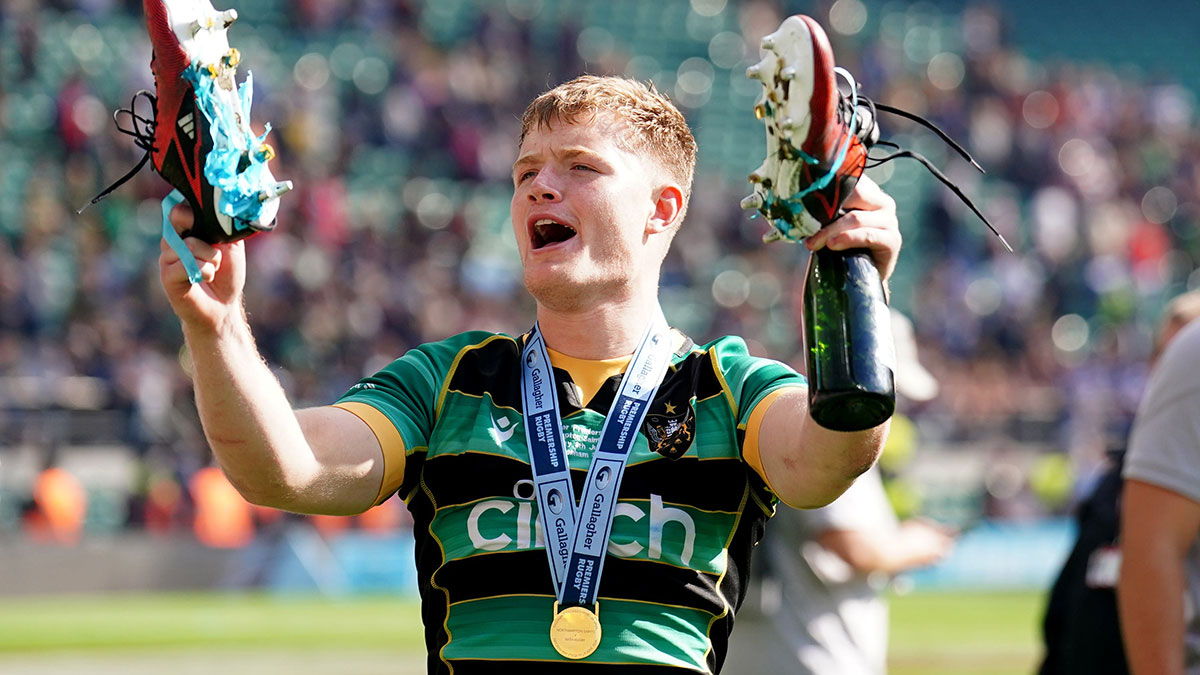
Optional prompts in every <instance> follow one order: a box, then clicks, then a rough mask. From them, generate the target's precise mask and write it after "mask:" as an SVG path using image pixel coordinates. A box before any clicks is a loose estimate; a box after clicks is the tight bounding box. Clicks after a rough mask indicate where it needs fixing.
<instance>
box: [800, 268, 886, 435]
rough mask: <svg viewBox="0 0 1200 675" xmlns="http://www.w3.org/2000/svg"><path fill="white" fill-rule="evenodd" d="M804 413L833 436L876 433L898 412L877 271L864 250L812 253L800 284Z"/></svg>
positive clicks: (884, 310) (881, 291)
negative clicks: (805, 371) (872, 430)
mask: <svg viewBox="0 0 1200 675" xmlns="http://www.w3.org/2000/svg"><path fill="white" fill-rule="evenodd" d="M804 349H805V355H806V361H807V364H808V408H809V414H810V415H812V418H813V419H814V420H816V422H817V424H820V425H821V426H823V427H825V428H826V429H833V430H834V431H861V430H863V429H870V428H872V427H876V426H879V425H880V424H882V423H883V422H884V421H885V420H887V419H888V418H889V417H891V416H892V412H893V411H894V410H895V408H896V383H895V375H894V370H895V366H896V355H895V346H894V344H893V343H892V330H891V314H890V310H889V309H888V306H887V300H886V299H885V297H884V291H883V282H882V281H881V280H880V279H879V271H878V270H877V269H876V268H875V265H874V263H872V261H871V255H870V253H869V252H867V251H866V250H864V249H853V250H848V251H833V250H830V249H827V248H823V249H820V250H818V251H815V252H814V253H813V254H812V255H810V256H809V259H808V274H807V277H806V278H805V283H804Z"/></svg>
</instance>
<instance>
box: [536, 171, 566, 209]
mask: <svg viewBox="0 0 1200 675" xmlns="http://www.w3.org/2000/svg"><path fill="white" fill-rule="evenodd" d="M556 183H557V181H556V180H554V176H553V172H552V171H550V170H548V169H542V170H541V171H538V172H537V174H536V175H534V177H533V180H532V181H531V182H530V183H529V200H530V201H533V202H547V201H558V200H559V199H562V191H561V190H559V188H558V187H557V185H556Z"/></svg>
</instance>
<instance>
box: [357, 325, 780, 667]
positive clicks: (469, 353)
mask: <svg viewBox="0 0 1200 675" xmlns="http://www.w3.org/2000/svg"><path fill="white" fill-rule="evenodd" d="M679 337H680V339H681V343H682V346H681V347H680V349H679V350H678V351H677V352H676V353H675V354H674V356H673V358H672V365H671V368H670V369H669V370H668V372H667V374H666V376H665V377H664V380H663V383H662V385H661V386H660V387H659V390H658V393H657V395H656V396H655V398H654V401H653V403H652V404H651V406H650V409H649V412H648V414H647V416H646V420H645V422H644V423H643V425H642V428H641V433H640V434H639V437H638V439H637V442H636V444H635V445H634V447H633V449H632V451H631V454H630V457H629V462H628V466H627V468H626V470H625V474H624V479H623V482H622V484H621V487H620V493H619V499H618V504H617V506H616V507H615V512H614V517H613V526H612V535H611V538H610V542H609V546H608V550H607V556H606V559H605V564H604V570H603V575H602V577H601V579H600V589H599V599H598V605H599V616H600V621H601V624H602V628H603V634H602V638H601V642H600V646H599V648H598V649H597V650H596V651H595V652H594V653H593V654H591V655H590V656H588V657H586V658H584V659H582V660H581V661H577V662H572V663H574V664H575V665H574V666H573V667H572V672H575V671H579V672H597V673H599V672H619V673H658V672H680V671H693V672H701V673H715V672H717V670H718V668H719V667H720V664H721V663H722V662H723V660H724V658H725V652H726V649H727V643H728V638H729V633H730V630H731V629H732V626H733V616H734V611H735V610H736V608H737V607H738V606H740V605H741V602H742V599H743V598H744V596H745V592H746V584H747V574H748V571H749V568H750V552H751V549H752V548H753V547H754V545H755V544H756V543H757V542H758V541H759V539H760V538H761V536H762V533H763V529H764V527H765V524H766V521H767V519H768V518H769V517H770V516H771V514H772V513H773V512H774V507H775V504H776V498H775V497H774V495H773V494H772V492H771V491H770V489H769V488H768V487H767V485H766V483H765V482H764V480H763V478H762V477H761V472H762V469H761V464H760V462H759V460H758V457H757V430H758V424H759V422H760V421H761V418H762V413H763V412H764V411H765V409H766V408H767V407H768V406H769V405H770V403H771V401H773V400H774V398H775V397H776V395H777V394H778V393H781V392H782V390H783V388H785V387H794V386H802V385H803V384H804V379H803V377H802V376H800V375H798V374H797V373H796V372H795V371H794V370H792V369H791V368H789V367H788V366H786V365H784V364H782V363H779V362H777V361H771V360H767V359H761V358H756V357H752V356H750V355H749V354H748V353H747V350H746V346H745V343H744V342H743V341H742V340H741V339H740V338H733V337H725V338H721V339H719V340H716V341H714V342H712V343H709V344H707V345H704V346H696V345H694V344H693V343H692V341H691V340H688V339H686V338H683V336H679ZM524 339H525V338H524V336H522V337H520V338H513V337H509V336H507V335H498V334H494V333H484V332H472V333H464V334H462V335H458V336H455V337H452V338H449V339H446V340H443V341H441V342H435V343H430V344H425V345H422V346H420V347H417V348H416V349H413V350H411V351H409V352H408V353H407V354H405V355H404V356H402V357H401V358H399V359H397V360H396V361H394V362H393V363H391V364H390V365H388V366H387V367H386V368H384V369H383V370H381V371H380V372H379V373H377V374H375V375H373V376H371V377H368V378H366V379H364V380H363V381H362V382H360V383H359V384H357V385H355V386H354V387H353V388H352V389H351V390H350V391H349V392H348V393H347V394H346V395H345V396H344V397H343V398H342V399H341V400H340V401H339V402H338V403H337V405H338V406H339V407H343V408H345V409H347V410H349V411H351V412H353V413H355V414H356V415H358V416H359V417H361V418H362V419H363V420H365V421H366V422H367V423H368V424H369V425H370V426H371V428H372V429H373V430H374V431H375V434H376V436H377V437H378V438H379V439H380V442H381V445H382V446H383V447H384V455H385V474H386V476H385V479H384V485H383V487H382V489H381V492H380V500H382V499H384V498H386V497H388V496H389V495H390V494H392V492H397V491H398V492H399V494H400V496H401V497H402V498H403V499H404V501H405V502H406V503H407V504H408V508H409V511H410V512H411V514H412V516H413V519H414V534H415V538H416V564H417V578H418V583H419V587H420V593H421V605H422V610H421V611H422V619H423V621H424V624H425V641H426V646H427V647H428V650H429V672H430V673H457V674H460V675H471V674H474V673H505V674H508V673H521V674H522V675H534V674H538V673H559V672H562V669H563V662H564V661H566V659H564V658H563V657H561V656H559V655H558V653H557V652H555V651H554V648H553V647H552V646H551V644H550V621H551V618H552V614H553V606H554V601H555V589H554V588H553V583H552V581H551V577H550V569H549V562H548V561H547V557H546V552H545V547H544V543H543V537H542V531H541V526H540V524H539V522H538V507H537V503H536V501H535V500H534V499H533V483H532V472H531V469H530V465H529V455H528V450H527V448H526V442H525V429H524V424H523V418H522V398H521V360H520V356H521V349H522V347H523V345H524ZM567 361H571V360H570V359H569V357H563V356H562V355H558V354H556V353H554V352H553V351H552V352H551V362H552V364H553V365H554V366H555V368H554V375H555V381H556V385H557V387H558V397H559V405H560V413H561V415H562V418H563V435H564V439H565V442H566V446H567V454H568V460H569V463H570V465H571V473H572V478H573V479H574V483H575V491H576V492H575V498H576V499H578V497H579V495H580V494H581V493H582V487H583V482H584V478H585V476H586V474H587V468H588V464H589V461H590V458H591V453H592V451H593V448H594V446H595V443H596V441H597V439H598V438H599V436H600V430H601V427H602V426H603V424H604V416H605V415H606V413H607V412H608V409H609V406H610V405H611V403H612V401H613V399H614V398H615V396H616V393H617V390H618V387H619V385H620V375H619V373H618V374H615V375H613V376H612V377H610V378H608V379H606V380H599V382H600V384H598V385H597V386H598V389H596V393H595V395H594V396H592V397H591V399H590V400H588V401H586V402H585V401H582V400H581V397H582V393H581V392H582V390H581V388H580V387H579V386H578V385H577V384H576V383H575V381H574V380H572V373H571V372H568V370H566V369H564V367H563V365H564V363H566V362H567ZM583 363H590V362H583ZM601 363H603V362H601ZM579 364H580V362H579V361H578V360H574V365H568V366H567V367H569V368H571V370H572V371H575V372H576V373H577V374H576V377H580V375H579V374H578V372H579V369H580V366H579ZM580 379H581V381H582V380H583V379H585V378H583V377H580Z"/></svg>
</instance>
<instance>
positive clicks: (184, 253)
mask: <svg viewBox="0 0 1200 675" xmlns="http://www.w3.org/2000/svg"><path fill="white" fill-rule="evenodd" d="M182 201H183V193H181V192H180V191H179V190H171V194H169V195H167V196H166V197H163V200H162V214H163V224H162V236H163V239H165V240H166V241H167V245H168V246H170V247H171V249H172V250H173V251H175V253H177V254H178V255H179V262H181V263H183V269H185V270H187V273H188V280H189V281H191V282H192V283H193V284H198V283H200V265H199V264H198V263H197V262H196V256H194V255H192V252H191V251H190V250H188V247H187V244H184V243H183V238H182V237H180V236H179V233H178V232H176V231H175V227H174V226H173V225H171V217H170V214H171V209H173V208H175V206H176V205H178V204H179V203H180V202H182Z"/></svg>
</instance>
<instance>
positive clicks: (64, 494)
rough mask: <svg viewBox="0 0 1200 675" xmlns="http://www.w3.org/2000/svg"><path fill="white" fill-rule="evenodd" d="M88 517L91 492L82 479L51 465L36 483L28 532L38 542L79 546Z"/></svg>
mask: <svg viewBox="0 0 1200 675" xmlns="http://www.w3.org/2000/svg"><path fill="white" fill-rule="evenodd" d="M86 517H87V492H86V491H85V490H84V488H83V484H82V483H80V482H79V479H78V478H76V477H75V476H73V475H71V474H70V473H68V472H67V471H66V470H64V469H62V468H61V467H58V466H53V465H51V466H48V467H46V468H45V469H43V470H42V472H41V473H39V474H38V476H37V480H36V481H34V484H33V503H32V508H31V509H30V510H29V512H28V513H27V514H26V521H25V526H26V531H27V532H28V533H29V535H30V536H31V537H32V538H33V539H34V540H35V541H42V542H49V543H54V544H68V545H69V544H77V543H79V539H80V537H81V536H82V535H83V524H84V519H85V518H86Z"/></svg>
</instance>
